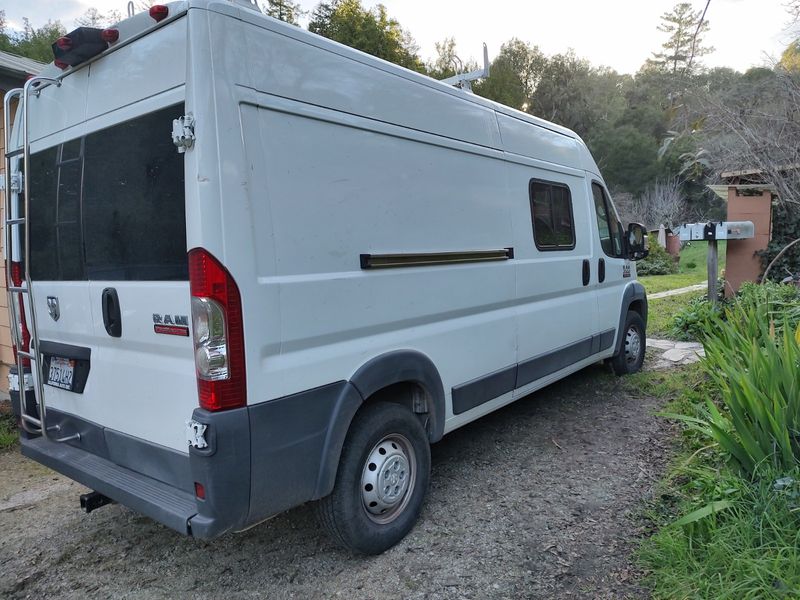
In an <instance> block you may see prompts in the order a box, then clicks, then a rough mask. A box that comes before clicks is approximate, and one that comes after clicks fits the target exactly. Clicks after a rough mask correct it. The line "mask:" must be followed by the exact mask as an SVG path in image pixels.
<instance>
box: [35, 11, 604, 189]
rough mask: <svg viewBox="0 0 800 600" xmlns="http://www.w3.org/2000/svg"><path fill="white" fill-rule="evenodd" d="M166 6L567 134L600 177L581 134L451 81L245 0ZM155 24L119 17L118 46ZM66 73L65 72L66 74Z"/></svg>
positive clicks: (53, 70) (49, 70)
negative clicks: (261, 31)
mask: <svg viewBox="0 0 800 600" xmlns="http://www.w3.org/2000/svg"><path fill="white" fill-rule="evenodd" d="M167 6H169V7H170V20H172V18H174V17H178V16H180V15H182V14H184V13H186V12H187V11H188V10H190V9H193V8H196V9H205V10H210V11H213V12H217V13H221V14H226V15H229V16H232V17H234V18H236V19H240V20H242V21H245V22H248V23H252V24H254V25H257V26H259V27H262V28H265V29H268V30H271V31H274V32H276V33H279V34H281V35H285V36H288V37H292V38H295V39H297V40H300V41H302V42H304V43H306V44H310V45H313V46H316V47H318V48H321V49H325V50H327V51H329V52H334V53H336V54H339V55H341V56H346V57H349V58H352V59H354V60H357V61H359V62H361V63H364V64H368V65H371V66H373V67H375V68H378V69H381V70H382V71H384V72H388V73H392V74H394V75H397V76H399V77H402V78H404V79H406V80H409V81H413V82H415V83H418V84H421V85H425V86H427V87H431V88H434V89H436V90H438V91H440V92H444V93H446V94H448V95H451V96H453V97H455V98H459V99H460V100H462V101H463V100H467V101H469V102H472V103H475V104H478V105H481V106H484V107H487V108H490V109H492V110H494V111H496V112H497V113H499V114H503V115H507V116H510V117H513V118H515V119H518V120H521V121H524V122H527V123H529V124H531V125H534V126H536V127H541V128H544V129H547V130H549V131H552V132H554V133H558V134H561V135H564V136H567V137H569V138H572V139H574V140H575V141H576V142H577V146H578V149H579V154H580V157H581V165H580V168H582V169H584V170H586V171H589V172H591V173H593V174H595V175H597V176H598V177H600V171H599V169H598V167H597V164H596V163H595V161H594V159H593V157H592V156H591V153H590V152H589V150H588V148H587V147H586V144H585V143H584V141H583V140H582V139H581V137H580V136H579V135H578V134H577V133H575V132H574V131H572V130H571V129H568V128H566V127H562V126H561V125H557V124H555V123H552V122H550V121H547V120H545V119H542V118H539V117H536V116H534V115H531V114H529V113H526V112H523V111H521V110H517V109H514V108H511V107H509V106H506V105H504V104H500V103H499V102H495V101H493V100H489V99H488V98H484V97H482V96H478V95H476V94H473V93H471V92H466V91H463V90H461V89H458V88H456V87H454V86H452V85H449V84H446V83H442V82H441V81H438V80H436V79H433V78H431V77H428V76H427V75H423V74H421V73H417V72H415V71H411V70H410V69H406V68H405V67H401V66H399V65H396V64H394V63H391V62H388V61H386V60H383V59H381V58H377V57H375V56H372V55H370V54H367V53H365V52H362V51H360V50H356V49H354V48H351V47H349V46H345V45H344V44H340V43H339V42H335V41H333V40H330V39H328V38H325V37H322V36H320V35H317V34H315V33H312V32H310V31H307V30H305V29H303V28H301V27H297V26H295V25H291V24H289V23H285V22H283V21H280V20H278V19H275V18H273V17H269V16H267V15H265V14H263V13H260V12H258V11H256V10H254V9H253V8H249V7H248V6H247V0H182V1H178V2H170V3H168V4H167ZM155 25H156V24H155V23H153V22H152V19H150V17H149V15H148V14H147V13H146V12H141V13H138V14H136V15H134V16H133V17H130V18H127V19H124V20H122V21H120V22H119V23H117V24H115V25H114V27H115V28H118V29H119V30H120V42H121V43H120V46H121V45H123V44H124V43H125V42H126V41H128V40H132V38H136V37H139V36H140V35H142V34H144V33H145V32H146V31H147V30H148V29H150V28H152V27H155ZM78 68H80V67H78ZM41 75H43V76H48V77H60V76H63V75H64V74H63V73H62V71H61V70H60V69H58V68H57V67H56V66H55V65H54V64H53V63H50V64H49V65H47V66H46V67H45V68H44V69H43V70H42V72H41ZM68 75H69V73H67V76H68ZM574 166H578V165H574Z"/></svg>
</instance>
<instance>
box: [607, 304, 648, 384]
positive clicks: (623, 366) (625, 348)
mask: <svg viewBox="0 0 800 600" xmlns="http://www.w3.org/2000/svg"><path fill="white" fill-rule="evenodd" d="M646 345H647V338H646V337H645V325H644V320H642V317H641V315H640V314H639V313H637V312H635V311H629V312H628V315H627V317H626V318H625V326H624V327H623V329H622V348H621V349H620V353H619V354H618V355H617V356H615V357H614V358H612V359H611V366H612V367H613V369H614V373H616V374H617V375H627V374H629V373H636V372H637V371H639V369H641V368H642V364H643V363H644V352H645V347H646Z"/></svg>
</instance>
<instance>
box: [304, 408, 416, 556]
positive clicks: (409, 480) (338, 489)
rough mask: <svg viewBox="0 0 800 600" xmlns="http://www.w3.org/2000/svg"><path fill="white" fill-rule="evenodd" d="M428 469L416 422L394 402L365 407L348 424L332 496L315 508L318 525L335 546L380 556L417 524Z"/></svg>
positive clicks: (409, 413)
mask: <svg viewBox="0 0 800 600" xmlns="http://www.w3.org/2000/svg"><path fill="white" fill-rule="evenodd" d="M430 469H431V452H430V445H429V443H428V437H427V435H426V433H425V429H424V428H423V427H422V424H421V423H420V422H419V419H417V417H416V416H415V415H414V414H413V413H412V412H411V411H410V410H408V409H407V408H405V407H403V406H401V405H399V404H393V403H391V402H376V403H375V404H368V405H366V406H365V407H364V408H362V409H361V410H360V411H359V413H358V414H357V415H356V417H355V419H353V423H352V424H351V426H350V431H349V432H348V434H347V439H346V440H345V443H344V447H343V448H342V456H341V459H340V461H339V470H338V472H337V473H336V483H335V485H334V488H333V492H332V493H331V494H330V495H329V496H327V497H325V498H323V499H322V500H320V501H319V503H318V504H317V513H318V515H319V517H320V521H321V522H322V525H323V526H324V527H325V529H326V530H327V531H328V533H329V534H330V535H331V537H332V538H333V539H334V541H336V542H337V543H338V544H339V545H341V546H344V547H345V548H347V549H349V550H352V551H354V552H357V553H360V554H380V553H381V552H383V551H384V550H387V549H389V548H391V547H392V546H394V545H395V544H396V543H397V542H399V541H400V540H402V539H403V538H404V537H405V536H406V534H407V533H408V532H409V531H411V528H412V527H413V526H414V523H416V521H417V518H418V517H419V513H420V510H421V509H422V503H423V500H424V498H425V494H426V492H427V489H428V482H429V480H430Z"/></svg>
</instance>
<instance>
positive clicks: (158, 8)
mask: <svg viewBox="0 0 800 600" xmlns="http://www.w3.org/2000/svg"><path fill="white" fill-rule="evenodd" d="M150 16H151V17H152V18H153V19H155V22H156V23H160V22H161V21H163V20H164V19H166V18H167V17H168V16H169V7H168V6H164V5H163V4H154V5H153V6H151V7H150Z"/></svg>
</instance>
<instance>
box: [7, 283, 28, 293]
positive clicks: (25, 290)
mask: <svg viewBox="0 0 800 600" xmlns="http://www.w3.org/2000/svg"><path fill="white" fill-rule="evenodd" d="M8 291H9V292H11V293H12V294H15V293H20V294H27V293H28V288H26V287H16V286H13V285H12V286H11V287H10V288H8Z"/></svg>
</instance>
